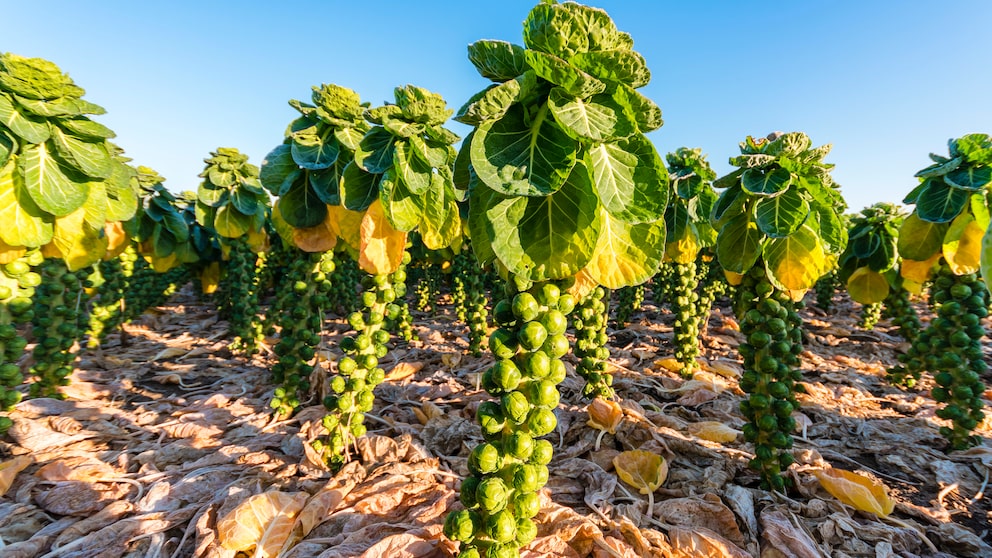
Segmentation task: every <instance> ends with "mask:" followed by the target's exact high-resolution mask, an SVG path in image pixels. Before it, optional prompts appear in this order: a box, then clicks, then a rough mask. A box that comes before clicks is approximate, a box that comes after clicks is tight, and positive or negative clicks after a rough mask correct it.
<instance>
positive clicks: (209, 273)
mask: <svg viewBox="0 0 992 558" xmlns="http://www.w3.org/2000/svg"><path fill="white" fill-rule="evenodd" d="M218 285H220V262H210V263H209V264H207V266H206V267H204V268H203V271H202V272H200V287H201V288H202V289H203V293H204V294H214V293H215V292H217V286H218Z"/></svg>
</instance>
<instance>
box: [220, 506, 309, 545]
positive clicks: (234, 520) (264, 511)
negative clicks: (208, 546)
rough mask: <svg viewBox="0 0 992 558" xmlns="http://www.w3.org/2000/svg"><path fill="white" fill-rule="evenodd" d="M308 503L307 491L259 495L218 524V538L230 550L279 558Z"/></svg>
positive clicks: (232, 511)
mask: <svg viewBox="0 0 992 558" xmlns="http://www.w3.org/2000/svg"><path fill="white" fill-rule="evenodd" d="M306 501H307V494H306V493H305V492H294V493H287V492H279V491H275V490H273V491H269V492H264V493H262V494H256V495H254V496H252V497H250V498H248V499H247V500H245V501H244V502H242V503H241V505H239V506H238V507H236V508H234V509H233V510H231V511H230V512H229V513H228V514H227V515H225V516H224V517H223V518H221V519H220V521H218V522H217V536H218V539H219V540H220V543H221V545H222V546H223V547H224V548H227V549H229V550H235V551H239V552H247V551H248V550H251V549H252V548H255V554H254V555H255V556H257V557H258V558H268V557H270V556H275V555H276V554H277V553H278V551H279V549H280V548H282V545H283V543H284V542H286V539H287V538H289V535H290V531H291V530H292V528H293V524H294V522H295V521H296V514H297V513H299V511H300V510H301V509H303V505H304V504H305V503H306Z"/></svg>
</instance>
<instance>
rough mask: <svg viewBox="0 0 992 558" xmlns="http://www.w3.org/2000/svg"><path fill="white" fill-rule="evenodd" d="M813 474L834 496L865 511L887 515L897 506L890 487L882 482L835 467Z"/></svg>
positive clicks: (881, 515)
mask: <svg viewBox="0 0 992 558" xmlns="http://www.w3.org/2000/svg"><path fill="white" fill-rule="evenodd" d="M813 474H814V475H815V476H816V479H817V480H819V481H820V486H822V487H823V488H824V489H825V490H826V491H827V492H829V493H830V494H831V495H832V496H833V497H834V498H837V499H838V500H840V501H841V502H844V503H845V504H847V505H849V506H852V507H854V508H857V509H859V510H861V511H863V512H870V513H873V514H875V515H877V516H879V517H887V516H888V515H889V514H890V513H892V510H893V509H894V508H895V505H896V504H895V502H894V501H893V500H892V498H890V497H889V489H888V487H886V486H885V485H884V484H882V483H881V482H878V481H875V480H873V479H870V478H868V477H866V476H864V475H859V474H857V473H853V472H851V471H845V470H843V469H834V468H833V467H831V468H829V469H820V470H817V471H813Z"/></svg>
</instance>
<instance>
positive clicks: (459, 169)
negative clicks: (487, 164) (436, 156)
mask: <svg viewBox="0 0 992 558" xmlns="http://www.w3.org/2000/svg"><path fill="white" fill-rule="evenodd" d="M473 137H475V131H474V130H473V131H471V132H469V133H468V135H467V136H465V141H464V142H462V146H461V149H459V150H458V156H457V157H456V158H455V164H454V169H453V171H452V175H453V176H452V179H453V180H454V184H455V188H456V189H458V190H468V189H469V184H470V183H471V182H472V180H474V179H475V178H474V175H475V171H474V170H472V168H471V167H472V161H471V159H472V157H471V153H470V152H471V149H470V147H471V146H472V138H473Z"/></svg>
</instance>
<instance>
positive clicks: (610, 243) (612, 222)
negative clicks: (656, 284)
mask: <svg viewBox="0 0 992 558" xmlns="http://www.w3.org/2000/svg"><path fill="white" fill-rule="evenodd" d="M600 222H601V223H602V224H601V230H600V234H599V238H598V239H597V241H596V249H595V250H594V251H593V254H592V257H591V258H590V260H589V263H588V264H587V265H586V267H585V271H586V272H587V273H589V276H590V278H592V280H593V281H596V282H597V283H599V284H600V285H603V286H604V287H606V288H608V289H618V288H620V287H625V286H628V285H640V284H641V283H643V282H645V281H647V280H648V279H650V278H651V277H652V276H653V275H654V274H655V272H657V271H658V266H660V265H661V260H662V258H663V257H664V255H665V254H664V250H663V248H662V247H663V246H664V241H665V223H664V222H663V221H660V220H659V221H656V222H652V223H638V224H630V223H625V222H623V221H621V220H619V219H616V218H614V217H612V216H611V215H610V213H609V212H608V211H607V210H606V208H600Z"/></svg>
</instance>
